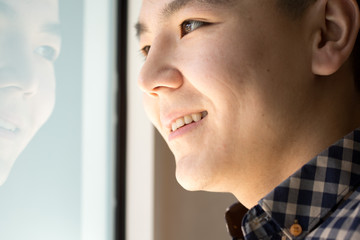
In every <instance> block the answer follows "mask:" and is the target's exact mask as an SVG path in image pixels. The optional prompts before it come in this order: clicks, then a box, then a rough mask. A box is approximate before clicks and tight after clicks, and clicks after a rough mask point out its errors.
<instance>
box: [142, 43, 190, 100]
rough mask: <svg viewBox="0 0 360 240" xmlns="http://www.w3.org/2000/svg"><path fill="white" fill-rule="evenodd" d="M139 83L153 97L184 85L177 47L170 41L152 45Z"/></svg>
mask: <svg viewBox="0 0 360 240" xmlns="http://www.w3.org/2000/svg"><path fill="white" fill-rule="evenodd" d="M138 84H139V87H140V89H141V90H142V91H143V92H145V93H147V94H148V95H150V96H153V97H158V96H159V95H161V94H162V93H165V92H166V91H167V90H176V89H178V88H180V87H181V86H182V84H183V75H182V73H181V71H180V70H179V69H178V68H177V67H176V54H175V48H174V46H172V45H171V42H170V41H158V42H157V43H156V44H153V45H152V46H151V49H150V51H149V54H148V56H147V59H146V61H145V63H144V65H143V67H142V69H141V71H140V75H139V79H138Z"/></svg>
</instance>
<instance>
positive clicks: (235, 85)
mask: <svg viewBox="0 0 360 240" xmlns="http://www.w3.org/2000/svg"><path fill="white" fill-rule="evenodd" d="M139 23H140V24H138V26H137V29H138V31H139V35H140V48H141V49H142V51H143V52H144V54H145V56H146V60H145V62H144V65H143V67H142V70H141V73H140V77H139V81H138V82H139V86H140V88H141V89H142V90H143V91H144V105H145V109H146V111H147V113H148V115H149V117H150V119H151V121H152V122H153V124H154V125H155V126H156V128H157V129H158V130H159V132H160V133H161V134H162V136H163V137H164V139H165V140H166V141H167V143H168V145H169V147H170V149H171V151H172V152H173V153H174V155H175V158H176V176H177V179H178V181H179V182H180V184H181V185H183V186H184V187H185V188H187V189H190V190H210V191H231V190H234V189H236V188H240V187H243V186H242V184H246V181H248V180H249V179H250V178H252V179H253V178H254V176H256V175H257V174H259V172H260V173H261V171H262V169H261V168H269V167H271V166H272V165H273V164H274V163H266V162H265V161H264V159H265V157H264V156H267V157H268V156H269V155H267V154H269V153H273V152H274V150H275V149H276V148H278V147H279V146H284V144H286V141H285V140H286V139H289V138H290V137H291V136H290V133H291V129H294V123H297V122H299V117H300V116H301V114H302V113H303V111H304V109H306V105H307V104H309V102H310V101H311V99H307V96H306V93H309V92H310V91H312V89H311V83H310V81H308V80H307V79H310V78H311V66H310V64H309V62H310V61H309V59H310V57H311V46H308V45H307V44H304V43H306V41H307V40H308V39H310V38H309V37H308V36H306V37H304V35H305V34H304V32H303V30H304V26H303V25H302V24H303V23H302V22H292V21H289V19H287V18H286V17H285V16H283V15H281V14H279V11H278V10H277V9H276V6H275V1H268V0H258V1H253V0H242V1H236V0H235V1H232V0H218V1H208V0H201V1H197V0H190V1H171V0H156V1H152V0H144V1H143V5H142V9H141V13H140V17H139ZM294 56H297V57H296V58H294ZM275 152H276V150H275ZM278 153H279V154H281V152H278Z"/></svg>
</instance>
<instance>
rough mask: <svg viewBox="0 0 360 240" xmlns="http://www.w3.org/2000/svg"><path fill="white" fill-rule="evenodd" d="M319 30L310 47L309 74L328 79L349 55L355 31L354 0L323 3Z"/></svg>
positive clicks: (356, 10) (357, 17) (356, 29)
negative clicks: (310, 69)
mask: <svg viewBox="0 0 360 240" xmlns="http://www.w3.org/2000/svg"><path fill="white" fill-rule="evenodd" d="M322 4H323V6H322V7H321V8H320V9H322V11H323V14H319V16H322V18H323V19H321V22H322V24H321V27H319V30H318V31H317V33H316V37H315V38H314V45H313V59H312V71H313V73H314V74H315V75H321V76H328V75H331V74H333V73H335V72H336V71H337V70H339V69H340V68H341V66H342V65H343V64H344V63H345V62H346V60H347V59H348V58H349V56H350V55H351V52H352V50H353V48H354V45H355V41H356V38H357V35H358V32H359V8H358V5H357V3H356V0H324V1H322Z"/></svg>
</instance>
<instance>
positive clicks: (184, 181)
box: [176, 167, 214, 191]
mask: <svg viewBox="0 0 360 240" xmlns="http://www.w3.org/2000/svg"><path fill="white" fill-rule="evenodd" d="M176 180H177V182H178V183H179V184H180V185H181V186H182V187H183V188H184V189H185V190H188V191H212V190H213V188H214V186H213V185H214V184H213V182H214V181H213V178H212V177H211V176H209V175H206V174H204V172H201V171H196V169H190V170H189V169H181V168H179V167H176Z"/></svg>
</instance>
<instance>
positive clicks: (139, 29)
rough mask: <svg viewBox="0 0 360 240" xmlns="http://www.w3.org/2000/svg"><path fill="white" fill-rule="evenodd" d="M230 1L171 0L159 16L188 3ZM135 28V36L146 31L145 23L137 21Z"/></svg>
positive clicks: (230, 0) (220, 2) (177, 9)
mask: <svg viewBox="0 0 360 240" xmlns="http://www.w3.org/2000/svg"><path fill="white" fill-rule="evenodd" d="M231 2H234V0H173V1H172V2H170V3H168V4H166V5H165V7H164V8H163V10H162V11H161V18H163V19H164V18H169V17H171V16H172V15H174V14H175V13H176V12H178V11H180V10H181V9H183V8H185V7H186V6H187V5H188V4H190V3H198V4H202V5H221V4H229V3H231ZM135 30H136V36H137V37H138V38H140V36H141V35H142V34H144V33H145V32H147V31H148V28H147V26H146V24H145V23H142V22H137V23H136V24H135Z"/></svg>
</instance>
